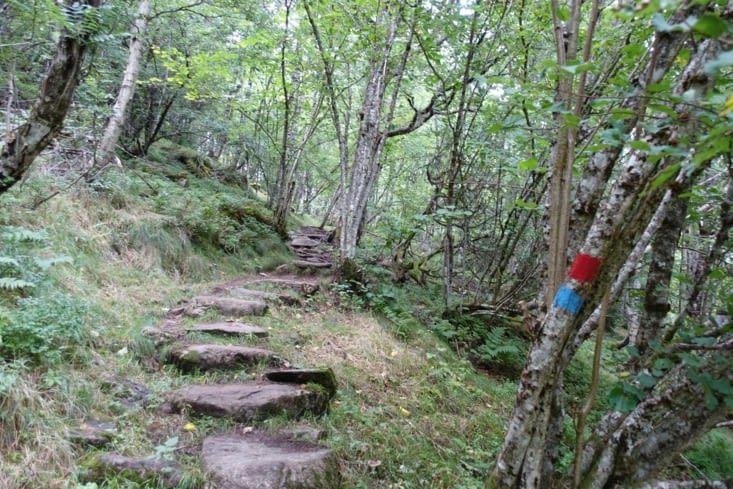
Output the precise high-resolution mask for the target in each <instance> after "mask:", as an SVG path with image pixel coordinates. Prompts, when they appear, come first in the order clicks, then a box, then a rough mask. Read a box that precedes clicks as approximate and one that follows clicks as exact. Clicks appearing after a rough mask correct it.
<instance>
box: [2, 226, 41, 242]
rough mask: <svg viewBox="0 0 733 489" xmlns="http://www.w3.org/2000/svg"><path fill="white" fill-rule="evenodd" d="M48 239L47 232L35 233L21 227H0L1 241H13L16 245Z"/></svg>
mask: <svg viewBox="0 0 733 489" xmlns="http://www.w3.org/2000/svg"><path fill="white" fill-rule="evenodd" d="M46 238H48V233H46V231H45V230H40V231H33V230H32V229H26V228H23V227H19V226H1V227H0V239H2V240H3V241H11V242H15V243H22V242H34V243H38V242H40V241H43V240H45V239H46Z"/></svg>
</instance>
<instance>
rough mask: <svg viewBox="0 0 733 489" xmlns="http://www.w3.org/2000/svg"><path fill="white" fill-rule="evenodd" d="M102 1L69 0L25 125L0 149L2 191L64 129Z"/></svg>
mask: <svg viewBox="0 0 733 489" xmlns="http://www.w3.org/2000/svg"><path fill="white" fill-rule="evenodd" d="M100 3H101V2H100V0H86V1H83V2H77V1H72V0H67V2H66V4H65V7H64V11H65V14H66V23H65V25H64V30H63V33H62V35H61V37H60V39H59V41H58V43H57V45H56V54H55V55H54V58H53V60H52V61H51V64H50V65H49V68H48V71H47V73H46V78H45V80H44V81H43V84H42V85H41V89H40V92H39V94H38V97H37V98H36V102H35V103H34V105H33V109H32V110H31V113H30V116H29V117H28V120H27V121H26V122H25V124H22V125H20V126H18V127H16V128H15V129H13V130H12V131H11V132H10V134H9V135H8V136H7V137H6V138H5V141H4V142H3V146H2V148H0V194H2V193H4V192H6V191H7V190H9V189H10V188H11V187H12V186H13V185H15V183H17V182H18V180H20V178H21V177H22V176H23V174H24V173H25V172H26V171H27V170H28V168H29V167H30V165H31V163H33V160H35V159H36V157H37V156H38V155H39V154H40V153H41V151H43V150H44V149H45V148H46V146H48V145H49V143H50V142H51V141H52V140H53V138H54V137H56V135H57V134H58V133H59V132H61V128H62V127H63V122H64V118H65V117H66V113H67V112H68V110H69V107H70V106H71V103H72V101H73V99H74V91H75V90H76V87H77V85H78V84H79V79H80V71H81V64H82V61H83V59H84V54H85V53H86V51H87V48H88V44H89V40H90V38H91V37H92V35H93V34H94V32H95V29H96V26H97V22H96V20H95V9H96V8H97V7H99V5H100Z"/></svg>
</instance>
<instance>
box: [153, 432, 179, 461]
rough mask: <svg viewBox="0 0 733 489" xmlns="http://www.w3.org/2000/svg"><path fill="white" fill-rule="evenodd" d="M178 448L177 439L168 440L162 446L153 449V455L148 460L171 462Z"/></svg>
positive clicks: (175, 437)
mask: <svg viewBox="0 0 733 489" xmlns="http://www.w3.org/2000/svg"><path fill="white" fill-rule="evenodd" d="M177 448H178V437H177V436H174V437H172V438H168V439H167V440H166V441H165V442H164V443H163V444H162V445H158V446H156V447H155V453H154V454H153V455H151V456H150V457H149V458H151V459H153V460H173V459H175V455H176V450H177Z"/></svg>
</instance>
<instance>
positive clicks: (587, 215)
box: [489, 0, 733, 489]
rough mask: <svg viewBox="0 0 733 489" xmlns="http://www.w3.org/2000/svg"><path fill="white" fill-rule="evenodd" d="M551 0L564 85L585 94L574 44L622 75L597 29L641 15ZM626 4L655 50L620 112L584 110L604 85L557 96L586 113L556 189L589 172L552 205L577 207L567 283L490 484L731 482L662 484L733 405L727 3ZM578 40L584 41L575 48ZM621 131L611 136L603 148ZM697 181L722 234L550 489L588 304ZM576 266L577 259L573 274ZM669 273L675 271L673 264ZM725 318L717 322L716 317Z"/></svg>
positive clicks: (591, 325)
mask: <svg viewBox="0 0 733 489" xmlns="http://www.w3.org/2000/svg"><path fill="white" fill-rule="evenodd" d="M551 3H552V7H553V13H554V14H555V15H554V18H555V30H556V31H557V32H558V33H559V37H558V38H559V39H560V40H562V42H558V46H557V47H558V50H559V51H560V50H563V53H562V56H558V59H559V60H560V61H564V62H561V63H559V65H558V77H557V79H558V80H559V81H558V90H568V89H570V91H571V92H572V91H573V89H578V86H581V87H582V83H580V82H579V79H578V78H579V77H578V76H576V73H578V69H577V65H578V62H573V63H572V64H570V65H569V67H568V65H567V64H566V63H569V61H568V60H569V59H573V60H574V59H576V58H575V53H572V56H570V55H568V53H567V52H565V51H564V50H567V49H569V48H568V45H570V46H571V48H570V49H572V48H573V46H574V47H575V48H577V46H579V45H581V44H583V43H584V46H586V47H587V49H584V50H583V59H582V60H579V61H580V62H582V63H585V64H586V66H587V68H586V69H589V70H592V71H595V76H597V77H598V78H599V79H602V78H603V76H604V70H612V69H615V68H614V67H613V65H608V64H606V63H607V62H608V59H607V58H606V57H604V53H600V52H599V53H594V52H593V48H594V46H595V44H597V43H598V42H599V41H600V34H599V35H595V34H594V32H603V31H604V30H605V29H607V28H608V24H607V22H610V23H617V22H620V21H622V22H631V21H632V20H634V19H633V18H632V17H623V16H622V18H621V19H619V18H618V17H616V16H614V14H613V12H611V11H610V9H606V10H600V9H598V7H599V2H597V1H594V2H590V3H591V5H590V6H589V8H584V7H583V3H586V4H587V3H589V2H581V1H580V0H577V1H576V0H573V1H570V2H568V4H567V6H560V5H559V3H558V2H556V1H553V2H551ZM619 8H620V9H621V11H622V13H623V9H629V10H630V11H631V13H632V14H633V15H634V16H640V17H641V18H643V19H645V21H646V22H649V23H650V24H651V25H652V26H653V27H654V32H653V33H652V35H651V38H650V39H649V40H647V41H640V42H643V44H641V45H640V46H644V48H645V49H635V50H634V51H637V52H639V53H640V57H639V58H638V60H637V63H638V66H637V67H636V73H635V74H634V75H633V77H632V85H631V88H630V89H629V90H627V91H626V92H625V93H623V94H620V98H619V99H618V102H617V104H618V107H619V108H622V109H623V111H621V110H619V111H617V112H616V115H613V114H614V112H613V111H611V112H609V114H608V115H607V116H606V117H605V118H601V119H600V120H599V119H592V118H591V116H590V112H589V111H588V110H586V108H587V107H590V106H591V105H592V104H593V103H594V101H595V100H597V97H601V96H602V95H601V94H602V93H603V92H602V90H604V89H607V88H609V87H608V86H600V87H596V89H595V90H594V92H593V93H592V94H591V95H590V96H588V97H584V96H583V94H581V95H578V98H577V99H575V98H573V97H572V96H570V97H568V98H565V99H564V98H563V97H562V95H563V93H560V95H561V96H560V97H559V100H561V101H563V100H564V101H565V102H570V103H575V104H576V105H575V106H574V107H575V111H574V113H575V114H576V116H577V118H575V119H568V118H567V117H565V116H562V117H559V118H558V119H556V120H557V123H558V132H557V134H558V143H557V144H561V143H562V144H564V145H566V146H567V150H566V151H565V150H562V149H554V150H553V151H554V152H553V154H554V155H556V156H557V155H562V156H561V157H558V158H557V159H556V160H555V161H554V162H553V164H554V166H553V168H552V171H553V177H552V178H560V177H559V176H558V175H560V174H561V173H562V172H561V171H559V170H558V169H559V168H561V167H565V166H566V165H567V164H568V162H569V163H570V167H571V168H573V169H575V170H579V171H580V175H581V176H580V179H579V180H577V181H576V182H575V186H576V188H577V189H578V190H577V191H576V192H575V193H574V196H575V201H574V202H573V201H569V198H570V192H569V189H568V190H562V191H560V192H558V193H556V194H553V198H554V199H555V200H553V201H552V202H551V205H550V210H551V211H552V209H553V207H556V206H562V202H561V200H563V199H565V200H566V201H569V202H570V203H571V204H572V206H567V207H566V208H568V209H570V212H571V215H569V216H567V218H566V221H565V224H564V225H565V226H566V227H565V228H564V229H563V228H562V226H563V220H562V219H560V220H558V221H557V222H556V224H555V225H556V226H560V227H559V228H558V229H559V231H557V232H556V233H555V234H553V235H552V236H555V237H556V236H559V235H566V236H569V239H567V238H566V239H564V242H565V243H568V245H566V247H564V248H562V254H561V258H560V259H556V262H557V266H559V267H560V268H561V270H562V271H561V272H560V273H559V275H558V276H560V277H562V276H563V275H564V277H565V279H564V283H562V282H560V283H558V284H557V285H556V286H553V285H552V284H553V282H552V281H551V282H550V286H551V291H550V294H551V296H550V297H551V298H552V299H551V300H550V301H549V302H548V310H547V312H546V315H545V316H544V319H543V320H542V323H541V328H540V332H539V335H538V336H537V338H535V341H534V343H533V345H532V348H531V351H530V353H529V357H528V361H527V364H526V367H525V370H524V373H523V375H522V379H521V384H520V386H519V392H518V395H517V399H516V404H515V407H514V412H513V414H512V417H511V420H510V422H509V427H508V431H507V434H506V438H505V441H504V444H503V447H502V449H501V452H500V454H499V456H498V458H497V462H496V465H495V468H494V470H493V472H492V474H491V476H490V481H489V485H490V487H494V488H525V487H527V488H529V487H532V488H534V487H541V488H549V487H588V488H599V489H601V488H603V489H606V488H608V489H610V488H618V489H620V488H627V487H641V486H642V485H643V487H645V488H650V489H651V488H657V487H658V488H662V487H670V488H672V487H680V488H681V487H690V488H696V487H699V488H703V487H729V485H728V484H729V483H728V482H725V481H720V482H715V481H685V482H684V483H677V482H675V481H662V480H656V479H657V478H658V477H659V475H660V473H661V471H662V469H664V468H665V467H666V466H667V465H668V464H669V463H670V462H671V461H672V460H673V459H674V457H676V456H677V455H678V454H679V453H680V452H681V451H682V450H683V449H685V448H686V447H687V446H688V445H689V444H690V443H691V442H692V441H694V440H695V439H697V438H698V437H699V436H700V435H702V434H704V433H706V432H707V431H708V430H710V429H711V428H713V427H714V426H715V425H716V424H717V423H719V422H721V421H723V420H724V419H725V418H726V416H729V415H730V412H731V407H733V387H731V386H732V385H733V368H731V367H733V334H732V333H731V317H733V294H732V293H731V289H730V283H729V282H730V274H729V273H727V274H726V272H718V273H715V272H714V270H726V269H728V270H729V268H730V262H731V255H730V252H731V246H730V245H731V240H730V230H731V227H732V226H733V211H732V210H731V204H732V203H733V165H732V164H731V161H730V159H729V157H727V156H726V155H729V153H730V151H731V137H730V134H731V130H732V129H733V122H732V121H731V119H730V117H728V115H727V113H726V112H725V111H724V110H722V109H723V104H722V103H721V100H725V97H728V96H730V93H729V92H730V85H729V84H728V82H727V81H725V78H724V77H720V76H719V73H720V70H721V69H723V70H726V69H727V68H728V66H730V64H731V63H732V62H733V61H732V59H731V58H732V57H731V54H730V52H729V51H728V52H726V51H725V49H727V46H728V45H729V44H728V43H729V42H730V41H731V33H732V32H733V28H732V26H731V20H732V18H733V2H728V3H726V2H677V3H675V5H674V6H673V7H672V10H670V11H663V10H661V9H659V7H658V6H656V5H650V4H649V3H645V4H636V3H635V2H622V3H621V4H620V7H619ZM589 26H593V27H594V28H595V30H594V28H590V27H589ZM583 33H584V34H585V39H580V38H578V39H573V36H576V37H577V36H580V35H581V34H583ZM568 40H569V41H570V42H568ZM627 41H628V39H627ZM637 47H638V46H637ZM631 51H632V49H629V50H628V52H631ZM571 68H572V69H571ZM566 108H567V106H566ZM569 108H570V109H572V107H569ZM571 112H572V110H571ZM565 113H567V112H565ZM591 120H593V121H594V124H599V123H600V127H594V126H593V125H592V123H591ZM571 124H572V126H571ZM568 126H570V127H571V129H570V130H568ZM614 131H615V132H614ZM617 133H618V134H617ZM612 134H614V135H616V136H618V137H615V136H614V137H613V138H610V137H609V136H610V135H612ZM584 138H596V140H597V142H598V144H595V145H594V150H593V151H588V150H585V149H584V148H586V147H587V143H586V144H584V145H579V144H577V143H576V141H580V140H582V139H584ZM604 138H605V139H604ZM563 151H564V152H563ZM565 175H570V173H565ZM612 175H613V176H614V178H611V176H612ZM711 175H716V176H715V179H711V178H710V177H711ZM703 177H705V178H708V182H711V181H712V182H715V185H716V188H717V189H718V190H719V192H720V195H722V197H720V198H719V199H718V200H717V204H716V206H717V207H718V211H717V216H716V218H715V222H716V231H715V232H714V233H711V234H712V236H713V237H712V238H711V239H707V240H706V241H704V242H701V243H700V245H701V247H702V249H701V252H700V256H699V257H698V259H697V260H696V261H695V262H694V263H693V264H692V267H691V268H692V270H691V274H690V277H689V281H690V284H689V286H688V287H686V288H685V289H684V290H683V293H682V294H680V296H679V297H677V299H678V303H680V304H682V306H681V307H680V308H679V309H678V310H676V311H674V312H675V316H674V317H673V320H670V318H668V321H667V323H665V324H664V326H663V327H664V331H663V332H660V333H659V334H655V335H653V337H654V338H658V341H655V342H654V343H653V344H651V345H645V346H646V347H645V349H644V352H645V353H644V355H643V356H642V357H640V358H636V359H634V363H635V364H636V365H638V366H639V368H638V369H637V370H635V371H634V372H632V375H630V376H629V377H628V378H627V379H626V380H624V381H623V382H621V383H619V385H618V386H617V387H616V388H614V389H613V391H612V392H611V393H610V395H611V399H610V400H611V404H612V406H613V407H614V408H615V410H614V411H611V412H608V413H606V414H605V415H604V416H603V418H602V419H601V421H600V422H599V423H598V424H597V425H596V426H595V427H594V429H593V431H592V435H591V437H590V438H589V439H587V440H586V441H583V439H582V438H581V439H580V442H581V443H580V445H579V446H581V447H582V453H580V454H576V459H575V460H576V462H577V463H578V464H579V467H578V468H577V470H571V471H570V472H569V473H568V474H567V475H561V476H560V478H559V480H557V475H556V474H555V467H556V464H557V462H558V445H559V443H560V438H561V434H562V423H563V417H564V416H565V410H564V406H563V396H564V394H563V371H564V369H565V367H566V366H567V365H568V363H569V361H570V360H571V359H572V358H573V356H574V355H575V353H576V352H577V349H578V347H579V346H580V345H581V344H582V343H583V342H584V341H585V340H586V339H587V338H588V337H589V336H590V335H591V334H592V332H593V331H594V330H595V328H596V326H597V323H598V316H599V314H598V311H595V313H594V309H595V308H597V307H598V305H599V304H600V302H601V298H602V297H603V296H604V295H606V294H607V293H609V291H611V289H612V285H613V284H614V281H615V280H616V277H617V276H619V275H621V276H625V277H626V278H628V273H626V272H623V273H622V270H625V269H626V268H627V267H629V266H630V265H631V268H632V269H633V268H634V265H635V263H633V260H638V257H639V256H640V255H641V254H642V253H633V251H634V246H635V244H636V243H637V241H638V240H639V239H642V236H644V235H645V234H648V235H649V236H652V235H653V234H654V233H655V232H662V231H663V229H664V228H663V226H670V225H671V223H670V222H669V220H667V221H665V220H664V215H665V213H666V211H667V209H668V208H669V206H670V205H671V203H672V202H674V201H675V200H679V199H689V198H691V195H693V194H694V193H695V192H698V193H699V192H702V190H700V187H699V182H700V179H701V178H703ZM690 189H692V191H690ZM602 196H603V198H601V197H602ZM683 218H684V216H683ZM567 223H570V226H569V227H567V226H568V224H567ZM660 228H661V229H660ZM645 230H646V231H647V233H645ZM644 239H648V238H644ZM567 246H569V247H570V249H568V248H567ZM659 246H660V245H657V247H659ZM568 255H569V256H573V255H574V256H575V257H574V261H573V263H572V265H571V266H570V267H569V268H568V267H567V266H566V263H567V262H566V260H565V257H567V256H568ZM665 263H666V264H665V266H667V267H672V266H674V259H672V260H667V261H666V262H665ZM658 264H659V263H657V265H658ZM711 272H712V273H711ZM663 276H666V277H667V278H666V282H663V283H659V282H657V283H656V286H657V287H667V288H668V287H669V286H670V277H671V274H667V275H663ZM660 280H665V279H660ZM720 280H722V281H723V282H721V283H720V284H721V285H722V284H727V289H726V290H721V289H720V285H717V281H720ZM616 290H617V289H616ZM660 300H661V299H660ZM669 300H670V299H669V298H667V306H666V307H667V308H669ZM656 306H658V304H655V307H656ZM649 307H651V305H649ZM719 312H723V314H718V315H717V318H714V317H715V313H719ZM644 327H645V324H639V328H642V329H643V328H644ZM637 337H638V338H643V337H644V335H638V336H637ZM637 337H635V338H637ZM636 341H639V340H637V339H634V342H636ZM636 346H637V345H636V344H633V343H632V344H631V347H632V348H631V349H630V351H631V352H632V354H636V355H638V354H639V352H640V351H641V350H640V349H639V348H636ZM579 436H581V437H582V436H583V433H580V435H579ZM572 472H575V473H576V480H575V481H573V480H572V477H571V476H570V473H572ZM644 484H646V485H644Z"/></svg>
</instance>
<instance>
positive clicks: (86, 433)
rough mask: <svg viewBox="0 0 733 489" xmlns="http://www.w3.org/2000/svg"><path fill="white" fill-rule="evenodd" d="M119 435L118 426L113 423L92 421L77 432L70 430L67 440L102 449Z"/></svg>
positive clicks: (76, 430)
mask: <svg viewBox="0 0 733 489" xmlns="http://www.w3.org/2000/svg"><path fill="white" fill-rule="evenodd" d="M116 434H117V424H116V423H114V422H113V421H100V420H96V419H90V420H87V421H85V422H84V423H82V425H81V426H79V427H78V428H77V429H75V430H70V431H69V432H68V434H67V435H66V438H67V439H68V440H69V441H71V442H72V443H76V444H79V445H87V446H92V447H95V448H101V447H103V446H105V445H107V444H109V442H111V441H112V438H114V436H115V435H116Z"/></svg>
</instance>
